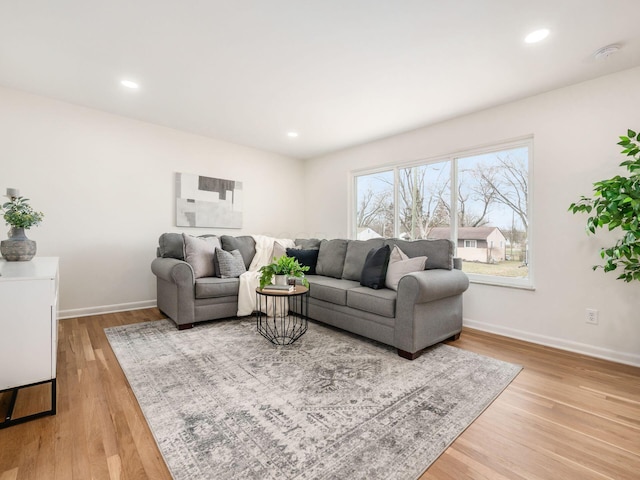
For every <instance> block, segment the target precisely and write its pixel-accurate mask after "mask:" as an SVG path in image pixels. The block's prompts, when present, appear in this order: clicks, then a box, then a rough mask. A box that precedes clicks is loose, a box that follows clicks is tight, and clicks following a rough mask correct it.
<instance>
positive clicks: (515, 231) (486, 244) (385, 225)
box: [352, 140, 532, 287]
mask: <svg viewBox="0 0 640 480" xmlns="http://www.w3.org/2000/svg"><path fill="white" fill-rule="evenodd" d="M530 155H531V140H523V141H520V142H514V143H509V144H503V145H496V146H493V147H489V148H486V149H482V150H476V151H470V152H459V153H457V154H452V155H449V156H446V157H444V158H439V159H436V160H432V161H429V160H425V161H423V162H419V163H413V164H403V165H396V166H393V167H388V168H387V169H383V170H378V171H365V172H354V173H353V177H354V182H353V185H354V188H355V195H354V198H355V199H356V205H355V216H352V219H355V221H354V222H353V230H354V231H353V235H354V237H355V238H358V239H367V238H373V237H377V236H379V237H391V236H393V237H398V238H404V239H408V240H409V239H411V240H412V239H418V238H430V239H437V238H448V239H451V240H452V241H453V242H454V244H455V245H456V256H458V257H460V258H461V259H462V269H463V270H464V271H465V272H467V273H468V274H469V276H470V278H471V279H472V281H476V282H484V283H496V284H504V285H510V286H514V285H515V286H525V287H530V286H531V284H532V282H531V272H530V257H531V249H530V241H529V238H530V229H531V226H530V222H529V218H530V213H529V208H530V205H529V204H530V202H529V191H530V188H529V183H530V181H529V177H530ZM452 186H453V187H452Z"/></svg>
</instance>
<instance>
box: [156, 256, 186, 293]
mask: <svg viewBox="0 0 640 480" xmlns="http://www.w3.org/2000/svg"><path fill="white" fill-rule="evenodd" d="M151 271H152V272H153V274H154V275H155V276H156V277H158V278H161V279H163V280H165V281H167V282H171V283H175V284H176V285H179V286H181V287H193V285H195V281H196V280H195V277H194V274H193V268H192V267H191V265H189V264H188V263H187V262H185V261H183V260H178V259H175V258H160V257H158V258H154V259H153V261H152V262H151Z"/></svg>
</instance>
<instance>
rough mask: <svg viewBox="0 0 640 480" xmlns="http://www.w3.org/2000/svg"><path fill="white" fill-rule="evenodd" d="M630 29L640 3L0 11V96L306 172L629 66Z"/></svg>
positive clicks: (47, 3) (248, 4)
mask: <svg viewBox="0 0 640 480" xmlns="http://www.w3.org/2000/svg"><path fill="white" fill-rule="evenodd" d="M638 18H640V0H528V1H522V0H449V1H445V0H0V85H3V86H6V87H10V88H17V89H21V90H24V91H27V92H32V93H36V94H41V95H46V96H50V97H53V98H57V99H61V100H65V101H69V102H72V103H75V104H79V105H85V106H88V107H92V108H96V109H100V110H104V111H107V112H112V113H116V114H119V115H124V116H127V117H132V118H136V119H140V120H144V121H148V122H153V123H156V124H160V125H166V126H169V127H174V128H177V129H181V130H185V131H189V132H194V133H197V134H201V135H206V136H211V137H214V138H218V139H223V140H227V141H230V142H234V143H238V144H243V145H249V146H252V147H256V148H259V149H263V150H267V151H272V152H277V153H281V154H283V155H288V156H291V157H296V158H311V157H315V156H319V155H322V154H325V153H328V152H331V151H335V150H339V149H342V148H345V147H349V146H353V145H357V144H360V143H364V142H368V141H371V140H374V139H377V138H382V137H386V136H389V135H392V134H395V133H399V132H403V131H407V130H411V129H414V128H417V127H420V126H424V125H429V124H432V123H435V122H438V121H442V120H444V119H447V118H452V117H455V116H459V115H462V114H465V113H469V112H473V111H477V110H480V109H484V108H487V107H490V106H493V105H498V104H501V103H505V102H508V101H512V100H514V99H518V98H523V97H527V96H530V95H534V94H537V93H540V92H544V91H548V90H551V89H555V88H558V87H562V86H565V85H570V84H573V83H577V82H581V81H584V80H587V79H591V78H595V77H598V76H601V75H606V74H609V73H613V72H616V71H619V70H624V69H627V68H631V67H634V66H638V65H640V28H638ZM540 27H547V28H549V29H550V30H551V35H550V36H549V37H548V38H547V39H546V40H545V41H543V42H541V43H538V44H535V45H528V44H525V43H524V42H523V38H524V37H525V35H526V34H527V33H529V32H530V31H531V30H534V29H537V28H540ZM612 43H617V44H619V45H621V46H622V47H623V48H622V49H621V50H620V52H619V53H618V54H616V55H614V56H612V57H609V58H608V59H607V60H606V61H596V60H594V59H593V57H592V54H593V52H595V51H596V50H598V49H599V48H601V47H603V46H605V45H608V44H612ZM123 78H128V79H132V80H136V81H138V82H139V83H140V85H141V87H140V89H139V90H137V91H133V90H127V89H126V88H124V87H122V86H120V85H119V81H120V80H121V79H123ZM291 130H295V131H297V132H299V137H298V138H295V139H292V138H289V137H287V135H286V134H287V132H288V131H291Z"/></svg>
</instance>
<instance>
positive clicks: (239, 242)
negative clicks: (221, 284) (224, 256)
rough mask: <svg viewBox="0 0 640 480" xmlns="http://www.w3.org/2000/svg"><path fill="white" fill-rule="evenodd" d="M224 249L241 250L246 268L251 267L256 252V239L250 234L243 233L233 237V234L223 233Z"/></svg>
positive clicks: (221, 237) (229, 250) (230, 250)
mask: <svg viewBox="0 0 640 480" xmlns="http://www.w3.org/2000/svg"><path fill="white" fill-rule="evenodd" d="M220 240H221V241H222V249H223V250H226V251H227V252H232V251H233V250H239V251H240V254H241V255H242V259H243V260H244V266H245V268H247V269H248V268H249V265H251V260H253V257H254V256H255V254H256V241H255V240H254V239H253V237H252V236H250V235H241V236H239V237H233V236H231V235H221V236H220Z"/></svg>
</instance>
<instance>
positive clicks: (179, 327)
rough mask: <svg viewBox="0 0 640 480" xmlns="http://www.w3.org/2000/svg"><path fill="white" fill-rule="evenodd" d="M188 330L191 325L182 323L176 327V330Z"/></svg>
mask: <svg viewBox="0 0 640 480" xmlns="http://www.w3.org/2000/svg"><path fill="white" fill-rule="evenodd" d="M190 328H193V323H182V324H180V325H178V330H189V329H190Z"/></svg>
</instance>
